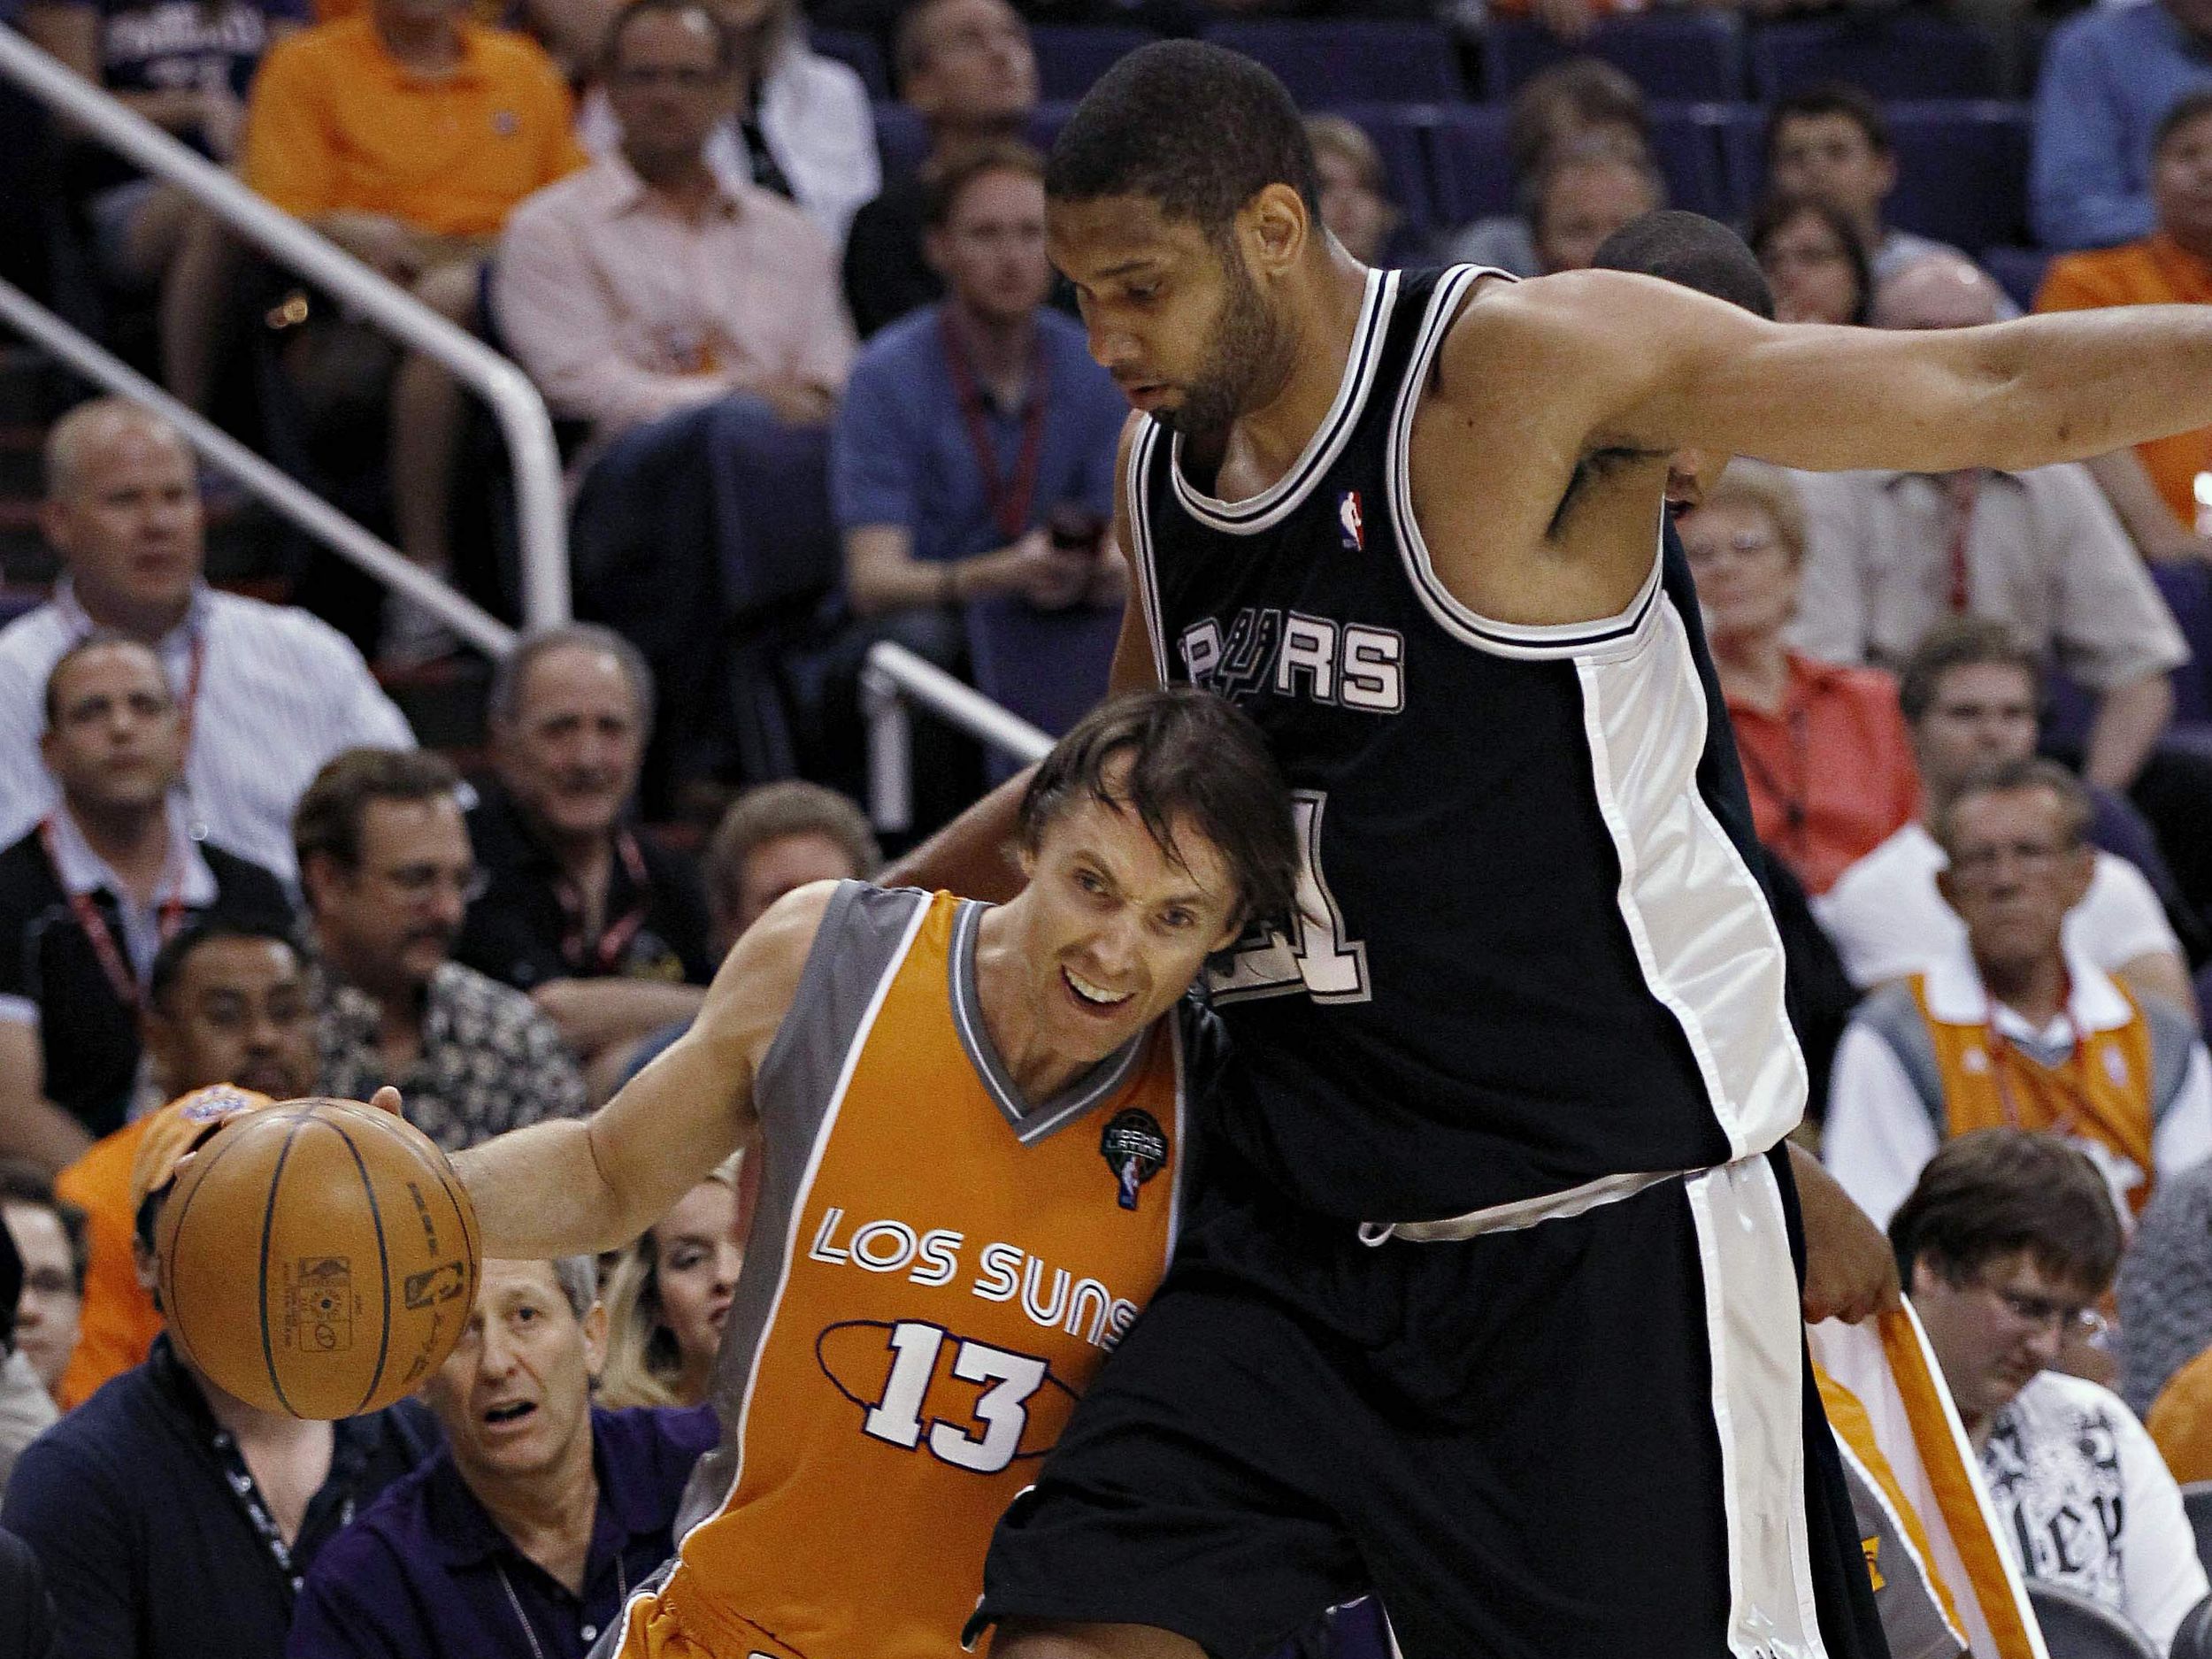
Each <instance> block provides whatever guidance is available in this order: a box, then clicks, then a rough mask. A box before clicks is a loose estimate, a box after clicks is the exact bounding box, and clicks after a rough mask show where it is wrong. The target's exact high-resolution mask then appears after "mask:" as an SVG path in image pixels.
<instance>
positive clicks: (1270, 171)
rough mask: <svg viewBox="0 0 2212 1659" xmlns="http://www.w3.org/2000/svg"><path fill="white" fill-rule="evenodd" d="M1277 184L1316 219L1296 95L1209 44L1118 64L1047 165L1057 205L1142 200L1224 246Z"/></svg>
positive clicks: (1145, 52)
mask: <svg viewBox="0 0 2212 1659" xmlns="http://www.w3.org/2000/svg"><path fill="white" fill-rule="evenodd" d="M1271 184H1286V185H1288V186H1289V187H1290V188H1292V189H1294V190H1295V191H1297V192H1298V196H1299V198H1300V200H1302V201H1303V202H1304V203H1305V204H1306V211H1307V212H1308V213H1309V214H1311V215H1312V216H1313V217H1314V218H1316V219H1318V218H1319V217H1320V213H1321V190H1320V186H1319V184H1318V182H1317V180H1316V179H1315V176H1314V165H1313V146H1312V145H1311V144H1310V143H1309V142H1307V139H1306V127H1305V121H1304V119H1303V118H1302V117H1301V116H1300V114H1299V113H1298V106H1297V105H1296V104H1294V103H1293V102H1291V96H1290V94H1289V93H1288V92H1287V91H1286V90H1285V89H1284V88H1283V83H1282V82H1281V81H1278V80H1276V79H1275V77H1274V76H1273V75H1271V74H1270V73H1268V72H1267V71H1266V70H1265V69H1263V68H1262V67H1261V66H1260V65H1257V64H1256V63H1254V62H1253V61H1252V60H1251V59H1250V58H1246V57H1243V56H1241V55H1240V54H1239V53H1236V52H1233V51H1230V50H1227V49H1226V48H1225V47H1220V46H1212V45H1209V44H1208V43H1207V42H1203V41H1155V42H1153V43H1152V44H1151V45H1149V46H1144V47H1140V48H1139V49H1138V50H1135V51H1133V52H1131V53H1130V54H1129V55H1128V56H1127V57H1125V58H1122V59H1121V60H1120V61H1119V62H1118V63H1117V64H1115V65H1114V66H1113V67H1112V68H1110V69H1109V70H1108V71H1107V72H1106V73H1104V74H1102V75H1101V76H1100V77H1099V78H1098V81H1097V82H1096V84H1095V85H1094V86H1093V87H1092V88H1091V89H1090V91H1089V93H1088V94H1087V95H1086V96H1085V97H1084V99H1083V102H1082V103H1080V104H1077V105H1076V106H1075V113H1074V114H1073V115H1072V116H1071V117H1070V118H1069V119H1068V124H1067V125H1066V126H1065V127H1063V128H1061V130H1060V136H1059V139H1058V140H1057V141H1056V142H1055V143H1054V144H1053V146H1052V157H1051V159H1050V160H1049V161H1048V162H1047V163H1046V164H1045V192H1046V194H1047V195H1048V196H1051V197H1052V199H1053V200H1055V201H1057V202H1088V201H1094V200H1096V199H1098V198H1099V197H1101V196H1147V197H1149V198H1150V199H1151V200H1152V201H1154V202H1156V203H1157V204H1159V208H1160V211H1161V212H1162V213H1163V214H1164V215H1165V216H1166V217H1167V218H1169V219H1181V220H1184V221H1186V222H1187V223H1192V224H1195V225H1197V226H1198V227H1200V228H1201V229H1202V230H1203V231H1204V232H1205V233H1206V234H1208V235H1209V236H1210V237H1213V238H1215V239H1217V240H1218V239H1221V238H1224V237H1225V236H1226V235H1227V234H1228V229H1229V226H1230V222H1231V221H1232V220H1233V219H1235V218H1236V215H1237V212H1238V211H1239V210H1240V208H1242V207H1243V206H1244V204H1246V203H1247V202H1249V201H1250V200H1251V199H1252V198H1253V197H1254V196H1257V195H1258V194H1259V193H1260V192H1261V191H1262V190H1263V189H1265V188H1267V187H1268V186H1269V185H1271Z"/></svg>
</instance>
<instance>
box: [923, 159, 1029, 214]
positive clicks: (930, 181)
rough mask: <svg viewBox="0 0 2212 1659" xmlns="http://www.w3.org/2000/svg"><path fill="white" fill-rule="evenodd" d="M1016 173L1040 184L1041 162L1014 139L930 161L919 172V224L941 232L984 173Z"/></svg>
mask: <svg viewBox="0 0 2212 1659" xmlns="http://www.w3.org/2000/svg"><path fill="white" fill-rule="evenodd" d="M986 173H1020V174H1021V175H1022V176H1023V177H1024V178H1028V179H1039V180H1041V179H1042V178H1043V177H1044V176H1045V158H1044V157H1042V156H1041V155H1039V154H1038V153H1037V152H1036V151H1035V150H1033V149H1031V148H1030V146H1028V145H1027V144H1025V143H1023V142H1021V140H1019V139H1018V138H993V139H987V140H986V141H984V142H982V143H979V144H961V145H956V146H955V147H954V148H953V149H952V150H949V151H947V152H946V153H945V154H943V155H941V156H933V157H930V159H929V161H928V163H927V165H925V166H924V167H923V168H922V223H923V224H924V225H926V226H927V227H929V228H930V229H931V230H942V229H944V227H946V226H947V225H949V224H950V223H951V222H952V214H953V210H954V209H955V208H956V207H958V206H959V205H960V198H961V197H962V196H964V195H965V194H966V193H967V188H968V187H969V186H970V185H972V184H973V183H974V182H975V181H976V180H978V179H980V178H982V177H983V176H984V175H985V174H986Z"/></svg>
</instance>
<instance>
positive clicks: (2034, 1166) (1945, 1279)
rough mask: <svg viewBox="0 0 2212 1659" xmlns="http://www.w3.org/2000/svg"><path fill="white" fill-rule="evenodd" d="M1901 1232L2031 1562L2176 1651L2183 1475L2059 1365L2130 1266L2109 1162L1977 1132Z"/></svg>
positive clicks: (1954, 1387) (1966, 1421) (2198, 1587)
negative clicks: (2121, 1267) (2123, 1263)
mask: <svg viewBox="0 0 2212 1659" xmlns="http://www.w3.org/2000/svg"><path fill="white" fill-rule="evenodd" d="M1956 865H1957V857H1956V855H1954V856H1953V867H1954V868H1955V867H1956ZM1889 1236H1890V1242H1891V1243H1892V1244H1893V1246H1895V1248H1896V1250H1897V1264H1898V1268H1899V1271H1901V1274H1902V1275H1903V1277H1904V1281H1905V1285H1906V1287H1907V1289H1908V1291H1909V1294H1910V1295H1911V1297H1912V1302H1913V1306H1914V1308H1915V1309H1916V1310H1917V1311H1918V1313H1919V1315H1920V1320H1921V1323H1922V1325H1924V1326H1925V1327H1926V1330H1927V1333H1928V1341H1929V1345H1930V1346H1931V1347H1932V1348H1934V1350H1935V1354H1936V1358H1937V1360H1938V1362H1939V1363H1940V1364H1941V1366H1942V1368H1943V1375H1944V1380H1945V1381H1946V1382H1947V1384H1948V1385H1949V1386H1950V1391H1951V1398H1952V1400H1953V1402H1955V1404H1956V1405H1957V1407H1958V1412H1959V1417H1960V1420H1961V1422H1962V1425H1964V1427H1965V1429H1966V1433H1967V1438H1968V1439H1969V1440H1970V1441H1971V1442H1972V1444H1973V1446H1974V1448H1975V1450H1976V1451H1977V1452H1978V1453H1979V1454H1980V1455H1981V1463H1982V1473H1983V1476H1984V1478H1985V1480H1986V1482H1987V1485H1988V1488H1989V1496H1990V1500H1991V1502H1992V1503H1993V1505H1994V1506H1995V1509H1996V1512H1997V1521H1998V1536H1999V1537H2000V1538H2001V1540H2003V1541H2004V1544H2005V1547H2006V1548H2008V1549H2009V1550H2011V1551H2012V1552H2013V1554H2014V1556H2015V1558H2016V1560H2017V1562H2018V1563H2019V1565H2020V1567H2021V1569H2022V1571H2024V1572H2025V1573H2026V1574H2027V1575H2028V1577H2029V1578H2040V1579H2044V1580H2047V1581H2049V1582H2052V1583H2055V1584H2061V1585H2063V1586H2066V1587H2067V1588H2069V1589H2071V1590H2075V1591H2078V1592H2080V1593H2081V1594H2085V1595H2088V1596H2091V1597H2093V1598H2094V1599H2095V1600H2097V1601H2101V1602H2102V1603H2103V1604H2104V1605H2106V1606H2107V1607H2108V1608H2110V1609H2112V1610H2113V1611H2114V1612H2116V1613H2118V1614H2120V1615H2121V1616H2123V1617H2125V1618H2128V1619H2130V1620H2131V1621H2132V1622H2133V1623H2135V1624H2138V1625H2139V1626H2141V1628H2142V1629H2143V1631H2144V1632H2145V1633H2146V1634H2147V1635H2148V1636H2149V1637H2150V1639H2151V1640H2152V1641H2153V1643H2154V1644H2155V1646H2156V1647H2157V1649H2158V1651H2159V1652H2160V1653H2164V1652H2165V1651H2166V1650H2167V1649H2168V1647H2170V1645H2171V1644H2172V1641H2173V1638H2174V1632H2175V1630H2176V1629H2177V1627H2178V1625H2179V1624H2180V1623H2181V1620H2182V1618H2183V1617H2184V1616H2185V1614H2187V1612H2188V1611H2189V1609H2192V1608H2193V1607H2194V1606H2195V1605H2196V1604H2197V1603H2198V1602H2199V1601H2202V1600H2203V1599H2204V1596H2205V1594H2206V1593H2207V1589H2208V1586H2207V1583H2206V1580H2205V1573H2204V1568H2203V1567H2202V1565H2201V1564H2200V1563H2199V1562H2198V1560H2197V1555H2196V1548H2195V1543H2194V1540H2193V1535H2192V1533H2191V1532H2190V1528H2189V1523H2188V1519H2187V1517H2185V1515H2184V1513H2183V1511H2182V1506H2181V1493H2180V1490H2179V1488H2178V1487H2177V1486H2175V1484H2174V1478H2173V1476H2172V1475H2170V1474H2169V1473H2168V1472H2167V1470H2166V1465H2165V1463H2163V1462H2162V1460H2161V1459H2160V1457H2159V1455H2158V1451H2157V1448H2155V1447H2154V1446H2153V1445H2152V1443H2151V1440H2150V1437H2149V1436H2148V1435H2147V1434H2146V1433H2145V1432H2144V1430H2143V1425H2141V1424H2140V1423H2139V1422H2138V1421H2137V1420H2136V1417H2135V1414H2134V1413H2133V1412H2131V1411H2130V1410H2129V1409H2128V1408H2127V1406H2126V1404H2125V1403H2124V1402H2122V1401H2121V1399H2120V1397H2119V1396H2118V1395H2117V1394H2113V1393H2111V1392H2110V1391H2109V1390H2108V1389H2105V1388H2103V1387H2101V1386H2098V1385H2097V1384H2095V1383H2093V1382H2088V1381H2085V1380H2084V1379H2081V1378H2079V1377H2073V1376H2069V1375H2067V1374H2065V1373H2064V1372H2062V1371H2058V1370H2056V1369H2054V1367H2055V1365H2056V1364H2057V1363H2058V1360H2059V1356H2060V1352H2061V1349H2062V1348H2063V1347H2064V1345H2065V1344H2066V1343H2067V1342H2068V1340H2070V1339H2075V1338H2081V1337H2088V1336H2093V1335H2094V1334H2095V1333H2097V1332H2098V1331H2099V1330H2100V1329H2101V1325H2102V1321H2101V1319H2099V1317H2098V1316H2097V1315H2096V1313H2095V1311H2094V1307H2093V1305H2094V1304H2095V1303H2096V1302H2099V1301H2100V1300H2101V1298H2102V1297H2103V1296H2104V1294H2105V1293H2106V1291H2107V1290H2108V1289H2109V1288H2110V1286H2111V1284H2112V1277H2113V1273H2114V1271H2115V1270H2116V1268H2117V1266H2118V1264H2119V1260H2120V1249H2121V1240H2122V1234H2121V1223H2120V1217H2119V1212H2118V1211H2117V1210H2115V1208H2114V1207H2113V1204H2112V1201H2111V1196H2110V1192H2109V1187H2108V1182H2107V1180H2106V1179H2105V1176H2104V1174H2103V1172H2102V1171H2100V1170H2099V1169H2098V1168H2097V1167H2096V1166H2095V1165H2094V1164H2093V1163H2091V1161H2090V1160H2089V1159H2088V1158H2087V1157H2086V1156H2084V1155H2083V1154H2082V1153H2081V1152H2079V1151H2078V1150H2077V1149H2076V1148H2073V1147H2071V1146H2069V1145H2068V1144H2066V1143H2065V1142H2064V1141H2061V1140H2059V1139H2058V1138H2057V1137H2055V1136H2053V1135H2047V1134H2032V1133H2025V1132H2024V1131H2021V1130H2018V1129H2010V1128H1993V1129H1981V1130H1977V1131H1975V1132H1973V1133H1969V1134H1963V1135H1961V1136H1959V1137H1958V1138H1957V1139H1956V1140H1955V1141H1951V1142H1950V1143H1949V1144H1948V1145H1947V1146H1945V1147H1944V1148H1942V1149H1941V1150H1940V1151H1939V1152H1938V1153H1937V1154H1936V1155H1935V1156H1934V1157H1933V1158H1932V1159H1931V1160H1930V1161H1929V1163H1928V1166H1927V1168H1926V1169H1924V1171H1921V1174H1920V1179H1919V1182H1918V1184H1917V1185H1916V1186H1915V1187H1914V1188H1913V1190H1912V1192H1911V1194H1910V1195H1909V1196H1908V1197H1907V1198H1906V1200H1905V1202H1904V1203H1903V1204H1902V1205H1901V1206H1900V1207H1899V1209H1898V1211H1897V1214H1896V1216H1895V1217H1894V1218H1893V1220H1892V1221H1891V1223H1890V1227H1889Z"/></svg>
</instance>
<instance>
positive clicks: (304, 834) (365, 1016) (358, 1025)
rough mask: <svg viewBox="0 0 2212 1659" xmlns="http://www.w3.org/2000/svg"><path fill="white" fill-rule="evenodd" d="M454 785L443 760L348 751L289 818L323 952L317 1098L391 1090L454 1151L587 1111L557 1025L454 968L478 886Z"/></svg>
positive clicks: (489, 982) (525, 1002)
mask: <svg viewBox="0 0 2212 1659" xmlns="http://www.w3.org/2000/svg"><path fill="white" fill-rule="evenodd" d="M459 787H460V780H459V779H458V777H457V775H456V774H455V772H454V771H453V768H452V767H451V766H450V765H449V764H448V763H447V762H446V761H445V760H444V759H443V758H442V757H439V756H436V755H431V754H425V753H422V752H420V751H417V750H409V749H349V750H347V751H346V752H345V753H344V754H342V755H340V756H339V757H337V758H336V759H334V760H333V761H331V762H330V763H329V764H327V765H326V766H325V767H324V768H323V769H322V771H321V772H318V773H317V774H316V776H315V781H314V782H313V783H311V784H310V785H309V786H308V787H307V793H306V794H305V795H303V796H302V797H301V799H300V803H299V810H298V811H297V812H296V814H295V815H294V817H293V820H292V839H293V843H294V846H295V847H296V849H297V851H298V854H299V861H300V881H301V884H302V886H303V887H304V889H305V890H306V894H307V908H308V911H309V914H310V916H311V920H312V933H313V938H314V945H315V949H316V953H317V956H318V958H319V960H318V964H317V972H316V975H315V979H316V991H315V1002H316V1010H317V1019H318V1024H319V1047H320V1049H321V1056H322V1086H323V1089H324V1092H325V1093H326V1094H337V1095H342V1096H345V1097H347V1098H350V1099H355V1100H366V1099H368V1098H369V1096H370V1095H371V1094H374V1093H375V1092H376V1091H377V1090H378V1089H380V1088H381V1087H384V1086H385V1085H386V1084H390V1085H392V1086H394V1087H396V1088H398V1089H399V1090H400V1091H401V1093H402V1094H403V1096H404V1097H405V1099H406V1102H407V1118H408V1120H409V1121H410V1122H411V1123H412V1124H414V1125H415V1126H416V1127H417V1128H419V1129H420V1130H421V1131H422V1132H423V1133H426V1134H427V1135H428V1136H429V1137H430V1138H431V1139H432V1140H434V1141H436V1142H437V1143H438V1144H439V1145H440V1146H441V1147H442V1148H445V1149H446V1150H447V1151H449V1152H457V1151H459V1150H460V1149H461V1148H464V1147H471V1146H474V1145H475V1144H476V1143H477V1142H478V1141H483V1140H487V1139H488V1138H489V1137H491V1136H493V1135H495V1134H501V1133H504V1132H505V1131H507V1130H510V1129H518V1128H520V1127H521V1126H522V1125H525V1124H531V1123H535V1122H537V1121H538V1120H539V1119H541V1118H559V1117H572V1116H575V1115H577V1114H580V1112H582V1110H584V1105H585V1097H584V1082H583V1079H582V1077H581V1076H580V1074H579V1073H578V1071H577V1070H576V1064H575V1062H574V1061H573V1060H572V1058H571V1057H570V1056H569V1054H568V1051H567V1050H566V1049H565V1048H563V1047H562V1045H561V1038H560V1033H558V1032H557V1030H556V1029H555V1027H554V1025H553V1023H552V1021H551V1020H550V1019H549V1018H547V1017H546V1016H545V1015H544V1014H543V1013H541V1012H540V1011H539V1010H538V1008H537V1006H536V1004H534V1003H533V1002H531V1001H530V999H529V998H528V997H526V996H525V995H523V994H522V993H521V992H519V991H516V990H512V989H510V988H509V987H506V986H503V985H501V984H499V983H498V982H497V981H496V980H494V979H487V978H486V977H485V976H484V975H482V974H480V973H478V972H475V971H474V970H472V969H469V968H465V967H463V966H462V965H461V964H459V963H457V962H454V961H452V960H450V956H451V952H452V949H453V941H454V940H455V938H456V937H457V935H458V934H459V933H460V931H461V921H462V918H463V916H464V915H465V912H466V911H467V909H468V905H469V902H470V900H472V898H474V897H476V896H477V895H479V894H480V892H481V891H482V885H481V878H480V875H479V874H478V872H477V869H476V860H475V856H474V854H473V853H472V851H471V850H470V846H469V834H468V826H467V825H466V823H465V821H464V820H463V818H462V815H461V805H460V802H459V799H458V796H457V790H458V788H459Z"/></svg>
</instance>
